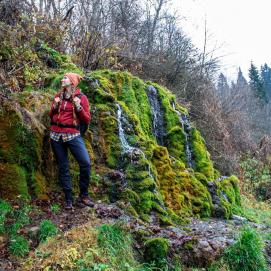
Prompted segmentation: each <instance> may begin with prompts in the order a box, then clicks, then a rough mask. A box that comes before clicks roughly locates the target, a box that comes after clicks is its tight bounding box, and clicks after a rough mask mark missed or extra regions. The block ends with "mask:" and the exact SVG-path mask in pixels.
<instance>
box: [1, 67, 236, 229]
mask: <svg viewBox="0 0 271 271" xmlns="http://www.w3.org/2000/svg"><path fill="white" fill-rule="evenodd" d="M66 66H67V64H66ZM66 66H65V67H63V68H62V69H61V68H60V69H58V70H54V71H53V72H52V71H51V72H50V73H48V76H47V77H46V80H45V84H44V86H43V88H42V89H37V90H36V91H34V90H31V87H29V86H28V87H27V90H25V91H24V92H21V93H17V94H11V95H9V97H8V98H2V99H1V115H0V128H1V129H0V132H1V133H0V136H1V141H0V173H1V174H0V176H1V177H0V191H1V197H3V198H14V197H17V196H21V197H24V198H29V197H38V198H46V197H47V193H48V192H49V191H51V190H54V189H59V187H58V185H57V174H56V166H55V163H54V158H53V155H52V152H51V150H50V144H49V138H48V127H49V118H48V110H49V108H50V104H51V101H52V99H53V94H54V93H56V92H57V90H58V88H59V81H60V79H61V77H62V76H63V74H64V72H65V71H67V69H66ZM64 68H65V69H64ZM73 69H74V67H73V66H72V65H70V66H69V71H71V70H73ZM75 71H76V72H79V73H81V74H83V73H82V72H80V71H78V70H75ZM79 87H80V88H81V89H82V91H83V92H84V94H86V95H87V97H88V99H89V101H90V106H91V116H92V120H91V124H90V128H89V130H88V132H87V134H86V136H85V141H86V145H87V148H88V151H89V154H90V157H91V160H92V184H91V187H90V193H91V194H92V195H93V196H94V197H95V198H96V199H102V200H103V201H118V202H124V203H125V206H126V207H125V210H126V211H127V212H128V213H130V214H133V215H135V216H139V217H141V218H142V219H144V220H147V221H148V220H150V219H152V218H153V217H155V218H157V219H159V221H160V222H161V223H162V224H163V223H166V224H171V223H172V222H174V221H177V220H179V219H180V218H181V217H185V216H190V215H196V216H200V217H209V216H211V215H212V214H214V210H215V209H214V198H213V197H214V195H213V194H211V193H210V192H209V190H208V189H209V185H210V183H215V184H216V186H217V188H216V189H215V190H214V191H215V196H216V197H218V198H219V199H220V207H221V208H222V215H223V216H225V217H230V216H231V215H232V213H233V211H234V210H236V209H237V208H235V207H238V206H239V205H240V199H239V197H240V195H239V190H238V180H237V178H235V177H229V178H223V180H222V181H221V180H220V179H218V178H219V177H220V176H219V172H218V171H217V170H215V169H214V166H213V162H212V160H211V157H210V154H209V153H208V151H207V149H206V146H205V142H204V139H203V138H202V137H201V135H200V132H199V131H198V130H197V129H196V128H195V127H188V128H189V129H188V128H187V123H186V124H184V123H182V119H181V118H182V117H185V118H187V116H188V112H187V109H186V108H184V107H182V106H181V105H179V104H178V103H177V101H176V97H175V96H174V95H173V94H172V93H171V92H170V91H169V90H167V89H165V88H164V87H162V86H159V85H157V84H155V83H152V82H144V81H142V80H140V79H139V78H137V77H134V76H132V75H131V74H130V73H128V72H113V71H109V70H99V71H94V72H91V73H89V74H85V75H84V79H83V80H82V81H81V83H80V85H79ZM188 151H189V152H188ZM188 153H190V154H191V157H188ZM190 160H191V161H190ZM71 173H72V176H73V179H74V184H76V178H77V177H78V169H77V166H76V163H75V161H74V160H73V159H72V163H71ZM225 195H226V196H225Z"/></svg>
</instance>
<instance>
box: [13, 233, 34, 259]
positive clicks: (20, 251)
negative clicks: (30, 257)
mask: <svg viewBox="0 0 271 271" xmlns="http://www.w3.org/2000/svg"><path fill="white" fill-rule="evenodd" d="M8 250H9V252H10V253H12V254H13V255H15V256H19V257H24V256H26V255H27V254H28V252H29V245H28V241H27V240H26V239H25V237H23V236H21V235H13V236H12V238H11V239H10V244H9V247H8Z"/></svg>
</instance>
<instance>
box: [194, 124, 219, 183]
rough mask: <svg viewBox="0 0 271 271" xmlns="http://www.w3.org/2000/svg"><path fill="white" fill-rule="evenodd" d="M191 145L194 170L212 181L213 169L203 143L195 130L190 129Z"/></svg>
mask: <svg viewBox="0 0 271 271" xmlns="http://www.w3.org/2000/svg"><path fill="white" fill-rule="evenodd" d="M191 145H192V150H193V157H194V160H195V170H196V171H198V172H200V173H202V174H204V175H205V176H206V177H207V179H208V180H210V181H211V180H214V167H213V162H212V160H211V157H210V154H209V152H208V151H207V149H206V146H205V141H204V139H203V138H202V136H201V135H200V133H199V131H198V130H197V129H195V128H192V129H191Z"/></svg>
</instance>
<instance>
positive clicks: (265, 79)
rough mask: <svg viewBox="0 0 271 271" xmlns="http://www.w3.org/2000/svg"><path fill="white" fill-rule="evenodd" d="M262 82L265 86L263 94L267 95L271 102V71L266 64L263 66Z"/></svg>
mask: <svg viewBox="0 0 271 271" xmlns="http://www.w3.org/2000/svg"><path fill="white" fill-rule="evenodd" d="M261 81H262V86H263V92H264V93H265V96H266V98H267V100H268V101H269V100H270V97H271V69H270V68H269V67H268V65H267V64H266V63H265V64H264V65H263V66H261Z"/></svg>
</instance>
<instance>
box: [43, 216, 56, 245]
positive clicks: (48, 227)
mask: <svg viewBox="0 0 271 271" xmlns="http://www.w3.org/2000/svg"><path fill="white" fill-rule="evenodd" d="M56 234H57V227H56V226H55V225H54V224H53V223H52V221H50V220H43V221H42V222H41V223H40V229H39V241H40V242H44V241H46V240H47V239H48V238H49V237H51V236H54V235H56Z"/></svg>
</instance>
